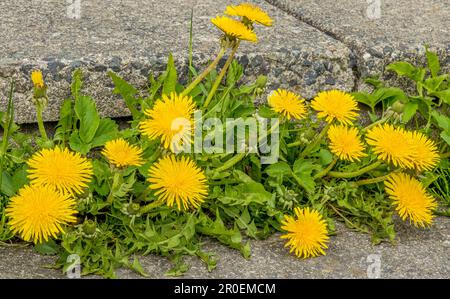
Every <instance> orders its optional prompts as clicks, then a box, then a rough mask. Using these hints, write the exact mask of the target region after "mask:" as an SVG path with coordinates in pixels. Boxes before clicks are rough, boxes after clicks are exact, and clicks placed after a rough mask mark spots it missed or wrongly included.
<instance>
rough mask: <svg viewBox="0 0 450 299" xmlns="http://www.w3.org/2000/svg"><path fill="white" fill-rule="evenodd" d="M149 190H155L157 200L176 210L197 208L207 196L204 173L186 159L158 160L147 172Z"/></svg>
mask: <svg viewBox="0 0 450 299" xmlns="http://www.w3.org/2000/svg"><path fill="white" fill-rule="evenodd" d="M149 174H150V178H149V179H148V181H149V182H150V189H153V190H157V191H156V193H155V194H156V195H157V196H158V199H159V200H161V201H164V202H166V204H167V206H169V207H172V206H173V205H174V204H176V205H177V208H178V210H181V209H189V208H197V207H199V206H200V204H201V203H202V202H203V201H204V198H205V197H206V196H207V195H208V187H207V184H206V177H205V174H204V172H203V171H202V170H201V169H200V168H199V167H197V166H196V165H195V163H194V162H193V161H192V160H191V159H189V158H186V157H181V159H179V160H177V159H176V158H175V157H174V156H166V157H164V158H162V159H160V160H159V161H158V162H157V163H156V164H154V165H153V166H152V167H151V168H150V170H149Z"/></svg>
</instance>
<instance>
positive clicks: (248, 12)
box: [225, 3, 273, 26]
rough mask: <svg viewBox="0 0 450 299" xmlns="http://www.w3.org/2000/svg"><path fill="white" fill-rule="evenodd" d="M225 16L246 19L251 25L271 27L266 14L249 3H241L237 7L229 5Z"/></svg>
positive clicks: (269, 19) (270, 20) (270, 21)
mask: <svg viewBox="0 0 450 299" xmlns="http://www.w3.org/2000/svg"><path fill="white" fill-rule="evenodd" d="M225 14H227V15H229V16H234V17H242V18H246V19H247V20H249V21H250V22H252V23H258V24H261V25H264V26H272V22H273V21H272V19H271V18H270V17H269V15H268V14H267V12H265V11H264V10H262V9H261V8H260V7H258V6H256V5H254V4H251V3H241V4H239V5H229V6H227V9H226V10H225Z"/></svg>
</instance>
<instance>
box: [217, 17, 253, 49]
mask: <svg viewBox="0 0 450 299" xmlns="http://www.w3.org/2000/svg"><path fill="white" fill-rule="evenodd" d="M211 22H212V23H213V24H214V25H216V27H217V28H219V29H220V30H222V31H223V32H224V33H225V34H226V35H227V36H229V37H231V38H237V39H241V40H247V41H250V42H254V43H256V42H257V41H258V38H257V37H256V33H255V32H254V31H253V30H252V29H250V28H248V27H247V26H245V25H244V24H243V23H241V22H239V21H236V20H233V19H231V18H228V17H219V16H217V17H215V18H213V19H211Z"/></svg>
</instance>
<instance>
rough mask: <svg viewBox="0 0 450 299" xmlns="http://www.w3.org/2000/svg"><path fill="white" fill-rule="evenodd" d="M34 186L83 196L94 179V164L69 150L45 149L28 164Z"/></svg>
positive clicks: (36, 154) (29, 176)
mask: <svg viewBox="0 0 450 299" xmlns="http://www.w3.org/2000/svg"><path fill="white" fill-rule="evenodd" d="M27 164H28V166H29V170H28V173H29V175H28V178H29V179H30V180H31V183H32V184H33V185H39V186H42V185H43V186H51V187H54V188H56V190H58V191H60V192H62V193H68V194H73V193H76V194H81V193H83V189H84V188H87V187H88V185H87V184H88V183H89V182H90V180H91V178H92V174H93V171H92V164H91V162H89V161H88V160H87V159H86V158H83V157H82V156H81V155H80V154H79V153H75V152H70V151H69V150H68V149H67V148H65V149H61V148H59V147H56V148H54V149H43V150H41V151H40V152H37V153H35V154H34V155H33V156H32V157H31V158H30V159H29V160H28V162H27Z"/></svg>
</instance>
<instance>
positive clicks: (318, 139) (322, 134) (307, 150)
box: [300, 122, 331, 158]
mask: <svg viewBox="0 0 450 299" xmlns="http://www.w3.org/2000/svg"><path fill="white" fill-rule="evenodd" d="M330 127H331V122H329V123H327V125H326V126H325V127H324V128H323V129H322V131H321V132H320V133H319V135H317V137H316V138H315V139H314V140H313V142H311V143H310V144H309V145H308V146H306V147H305V149H304V150H303V152H302V153H301V154H300V158H304V157H306V155H308V154H309V153H310V152H311V151H312V150H313V149H314V148H315V147H316V146H317V145H318V144H319V143H320V142H321V141H322V139H323V138H324V137H325V135H326V134H327V132H328V129H329V128H330Z"/></svg>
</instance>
